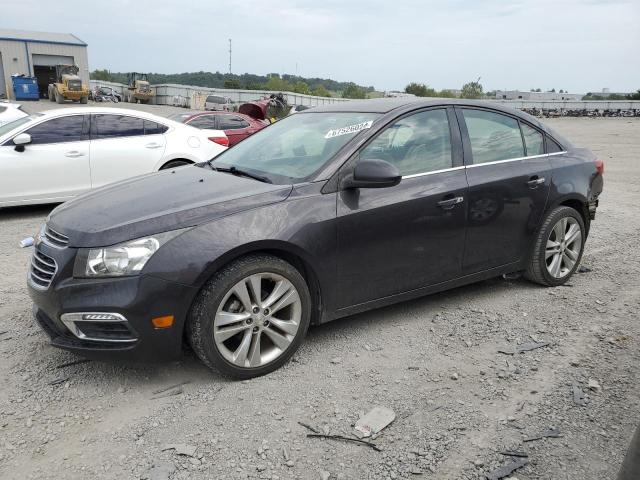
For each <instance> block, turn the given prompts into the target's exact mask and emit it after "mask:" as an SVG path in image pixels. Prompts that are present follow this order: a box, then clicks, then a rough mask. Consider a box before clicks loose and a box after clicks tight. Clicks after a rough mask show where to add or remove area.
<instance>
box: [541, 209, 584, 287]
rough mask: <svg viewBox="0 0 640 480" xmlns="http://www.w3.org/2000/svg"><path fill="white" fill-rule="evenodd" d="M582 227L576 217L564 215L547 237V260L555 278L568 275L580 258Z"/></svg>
mask: <svg viewBox="0 0 640 480" xmlns="http://www.w3.org/2000/svg"><path fill="white" fill-rule="evenodd" d="M581 249H582V229H581V228H580V224H579V223H578V221H577V220H576V219H575V218H572V217H563V218H561V219H560V220H558V222H557V223H556V224H555V225H554V226H553V228H552V229H551V232H550V233H549V238H548V239H547V246H546V250H545V262H546V265H547V271H548V272H549V274H550V275H551V276H552V277H554V278H563V277H565V276H566V275H568V274H569V273H570V272H571V271H572V270H573V267H574V266H575V264H576V262H577V261H578V259H579V258H580V251H581Z"/></svg>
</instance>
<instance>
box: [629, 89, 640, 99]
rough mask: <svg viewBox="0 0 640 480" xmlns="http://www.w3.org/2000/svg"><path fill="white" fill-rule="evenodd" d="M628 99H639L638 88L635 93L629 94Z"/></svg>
mask: <svg viewBox="0 0 640 480" xmlns="http://www.w3.org/2000/svg"><path fill="white" fill-rule="evenodd" d="M629 100H640V89H638V91H637V92H636V93H631V94H629Z"/></svg>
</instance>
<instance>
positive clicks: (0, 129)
mask: <svg viewBox="0 0 640 480" xmlns="http://www.w3.org/2000/svg"><path fill="white" fill-rule="evenodd" d="M39 116H40V114H36V115H29V116H28V117H22V118H19V119H18V120H14V121H13V122H9V123H6V124H4V125H0V137H2V136H3V135H4V134H5V133H9V132H10V131H11V130H13V129H14V128H18V127H19V126H20V125H24V124H25V123H27V122H30V121H31V120H35V119H36V118H38V117H39Z"/></svg>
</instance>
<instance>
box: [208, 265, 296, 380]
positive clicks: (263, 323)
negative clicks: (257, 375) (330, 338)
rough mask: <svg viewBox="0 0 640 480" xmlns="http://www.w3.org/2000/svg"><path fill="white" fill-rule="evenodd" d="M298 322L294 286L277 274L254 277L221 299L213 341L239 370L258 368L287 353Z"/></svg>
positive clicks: (248, 278)
mask: <svg viewBox="0 0 640 480" xmlns="http://www.w3.org/2000/svg"><path fill="white" fill-rule="evenodd" d="M301 318H302V301H301V299H300V295H299V293H298V291H297V290H296V288H295V287H294V286H293V284H292V283H291V282H290V281H289V280H287V279H286V278H284V277H283V276H281V275H278V274H276V273H266V272H265V273H256V274H253V275H250V276H248V277H245V278H244V279H242V280H241V281H240V282H238V283H236V284H235V285H234V286H233V287H232V288H231V289H230V290H229V291H228V292H227V293H226V294H225V296H224V297H223V299H222V302H220V305H219V306H218V310H217V312H216V316H215V319H214V325H213V338H214V341H215V343H216V346H217V348H218V350H219V351H220V353H221V354H222V356H223V357H224V358H225V359H226V360H227V361H228V362H230V363H232V364H233V365H235V366H238V367H242V368H255V367H261V366H263V365H266V364H268V363H270V362H273V361H274V360H275V359H277V358H278V357H280V355H282V354H283V353H284V352H285V351H286V350H287V348H288V347H289V345H290V344H291V343H292V342H293V340H294V339H295V337H296V334H297V332H298V328H299V326H300V321H301Z"/></svg>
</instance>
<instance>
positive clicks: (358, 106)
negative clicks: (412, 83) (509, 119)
mask: <svg viewBox="0 0 640 480" xmlns="http://www.w3.org/2000/svg"><path fill="white" fill-rule="evenodd" d="M436 106H468V107H483V108H490V109H492V110H496V111H499V112H503V113H507V114H509V115H513V116H516V117H519V118H521V119H523V120H526V121H527V122H529V123H531V124H532V125H534V126H536V127H538V128H539V129H540V130H543V131H544V132H546V133H548V134H549V135H551V136H552V137H554V138H555V139H556V140H558V141H560V143H562V144H564V145H567V146H570V145H571V142H569V141H568V140H567V139H566V138H565V137H563V136H562V135H560V134H559V133H557V132H556V131H555V130H553V129H551V128H549V127H548V126H546V125H545V124H543V123H541V122H540V121H539V120H538V119H537V118H536V117H533V116H531V115H529V114H528V113H525V112H523V111H521V110H516V109H515V108H511V107H507V106H505V105H502V104H499V103H493V102H490V101H487V100H467V99H452V98H429V99H428V100H425V99H422V98H416V97H400V98H373V99H370V100H349V101H345V102H336V103H332V104H330V105H320V106H317V107H314V108H313V109H307V110H303V111H302V112H298V114H300V115H313V114H314V113H323V112H335V113H338V112H353V113H380V114H386V113H390V112H393V111H394V110H398V111H409V110H413V109H418V108H425V107H436Z"/></svg>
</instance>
